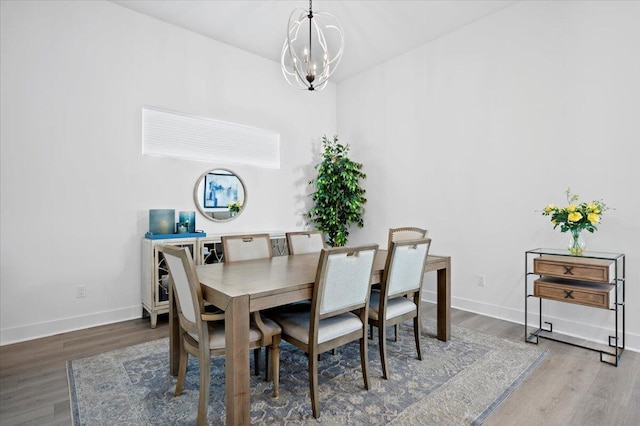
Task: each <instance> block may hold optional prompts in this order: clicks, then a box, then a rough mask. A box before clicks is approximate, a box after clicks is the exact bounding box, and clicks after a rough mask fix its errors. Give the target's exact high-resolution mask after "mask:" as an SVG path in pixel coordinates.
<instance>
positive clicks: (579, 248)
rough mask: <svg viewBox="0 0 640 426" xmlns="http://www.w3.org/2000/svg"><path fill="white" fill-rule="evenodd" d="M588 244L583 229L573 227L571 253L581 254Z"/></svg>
mask: <svg viewBox="0 0 640 426" xmlns="http://www.w3.org/2000/svg"><path fill="white" fill-rule="evenodd" d="M586 246H587V244H586V243H585V241H584V239H583V238H582V229H572V230H571V238H570V239H569V253H571V254H573V255H581V254H582V252H584V249H585V247H586Z"/></svg>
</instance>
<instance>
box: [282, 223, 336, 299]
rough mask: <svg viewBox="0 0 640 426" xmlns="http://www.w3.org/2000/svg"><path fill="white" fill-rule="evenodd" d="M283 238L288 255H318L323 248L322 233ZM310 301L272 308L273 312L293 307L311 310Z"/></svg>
mask: <svg viewBox="0 0 640 426" xmlns="http://www.w3.org/2000/svg"><path fill="white" fill-rule="evenodd" d="M285 237H286V239H287V247H288V249H289V254H292V255H295V254H307V253H320V251H322V249H323V248H324V234H323V233H322V231H296V232H286V233H285ZM310 303H311V301H310V300H301V301H299V302H293V303H290V304H288V305H285V306H279V307H277V308H274V309H273V311H277V310H279V309H284V310H288V309H291V308H293V307H297V308H301V309H311V308H310Z"/></svg>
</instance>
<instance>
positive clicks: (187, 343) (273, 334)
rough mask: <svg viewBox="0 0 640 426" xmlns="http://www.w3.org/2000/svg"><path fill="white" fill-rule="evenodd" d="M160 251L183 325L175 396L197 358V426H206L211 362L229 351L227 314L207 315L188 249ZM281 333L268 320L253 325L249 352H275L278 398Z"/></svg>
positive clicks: (275, 380) (275, 377)
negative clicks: (191, 359) (263, 349)
mask: <svg viewBox="0 0 640 426" xmlns="http://www.w3.org/2000/svg"><path fill="white" fill-rule="evenodd" d="M158 250H159V251H160V252H162V254H163V256H164V258H165V260H166V263H167V266H168V268H169V277H170V278H169V280H170V286H171V289H172V291H173V297H174V298H175V301H176V307H177V311H178V321H179V323H180V326H179V329H180V364H179V367H178V380H177V382H176V388H175V391H174V395H175V396H179V395H180V394H181V393H182V386H183V385H184V379H185V375H186V373H187V361H188V357H189V355H192V356H194V357H197V358H198V361H199V363H200V395H199V399H198V416H197V424H198V425H205V424H207V412H208V407H209V385H210V380H211V379H210V374H211V361H210V358H211V357H213V356H216V355H224V354H225V351H226V348H225V331H224V315H225V314H224V313H209V312H206V311H205V308H204V300H203V298H202V289H201V288H200V280H199V279H198V273H197V271H196V269H195V266H194V263H193V259H192V258H191V256H190V255H189V253H188V252H187V249H186V248H184V247H176V246H170V245H158ZM280 332H281V329H280V327H279V326H278V325H277V324H276V323H275V322H273V321H271V320H269V319H267V318H265V319H264V320H262V319H259V320H257V321H256V320H253V321H251V322H250V330H249V348H251V349H255V348H261V347H263V346H264V347H269V351H270V352H271V359H272V366H271V368H272V371H273V396H274V397H277V396H278V393H279V377H280V374H279V371H280V367H279V363H280V346H279V345H280Z"/></svg>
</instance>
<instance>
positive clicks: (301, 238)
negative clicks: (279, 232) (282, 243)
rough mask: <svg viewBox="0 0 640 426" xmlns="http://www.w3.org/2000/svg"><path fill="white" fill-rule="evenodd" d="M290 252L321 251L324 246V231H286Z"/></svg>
mask: <svg viewBox="0 0 640 426" xmlns="http://www.w3.org/2000/svg"><path fill="white" fill-rule="evenodd" d="M285 236H286V238H287V247H288V248H289V254H305V253H320V250H322V249H323V248H324V234H323V233H322V231H296V232H287V233H285Z"/></svg>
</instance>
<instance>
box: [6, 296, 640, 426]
mask: <svg viewBox="0 0 640 426" xmlns="http://www.w3.org/2000/svg"><path fill="white" fill-rule="evenodd" d="M424 312H425V314H426V315H428V316H430V317H432V318H435V315H436V312H435V306H434V305H431V304H427V305H426V307H425V310H424ZM452 323H453V324H456V325H460V326H463V327H466V328H468V329H472V330H476V331H480V332H483V333H486V334H491V335H494V336H498V337H501V338H506V339H512V340H516V341H522V340H523V339H524V331H523V328H522V326H521V325H517V324H513V323H509V322H506V321H501V320H496V319H493V318H489V317H484V316H481V315H477V314H472V313H469V312H464V311H459V310H456V309H453V310H452ZM167 335H168V324H167V318H166V315H165V316H161V317H160V319H159V320H158V327H157V328H156V329H151V328H150V327H149V319H148V318H146V319H138V320H132V321H126V322H122V323H118V324H112V325H106V326H102V327H96V328H92V329H87V330H81V331H76V332H71V333H65V334H61V335H58V336H52V337H47V338H44V339H38V340H33V341H30V342H25V343H18V344H14V345H7V346H2V347H0V425H2V426H9V425H69V424H71V413H70V407H69V393H68V386H67V376H66V368H65V362H66V361H67V360H70V359H76V358H81V357H85V356H89V355H93V354H97V353H101V352H105V351H109V350H112V349H117V348H121V347H126V346H130V345H133V344H136V343H142V342H146V341H149V340H154V339H159V338H161V337H164V336H167ZM540 346H541V347H543V348H547V349H549V351H550V352H549V355H547V357H546V358H545V360H544V361H543V363H542V364H541V365H540V366H539V367H538V368H537V369H536V370H535V371H534V372H533V373H532V374H531V375H530V376H529V378H528V379H527V380H526V381H525V382H524V383H523V384H522V385H521V386H520V387H519V388H518V389H517V390H516V391H515V392H513V393H512V394H511V395H510V396H509V398H508V399H507V400H506V401H505V402H504V403H503V404H502V405H501V406H500V407H499V408H498V410H497V411H495V412H494V413H493V414H492V415H491V416H490V417H489V418H488V419H487V421H486V422H485V424H486V425H509V426H511V425H547V426H548V425H562V426H566V425H580V426H586V425H598V426H600V425H629V426H631V425H633V426H637V425H640V353H636V352H631V351H626V352H625V353H624V356H623V357H622V362H621V364H620V365H619V366H618V367H617V368H616V367H613V366H610V365H608V364H604V363H601V362H600V361H599V355H598V354H597V353H596V352H592V351H587V350H584V349H580V348H575V347H572V346H569V345H563V344H561V343H555V342H551V341H546V340H542V341H541V343H540Z"/></svg>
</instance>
